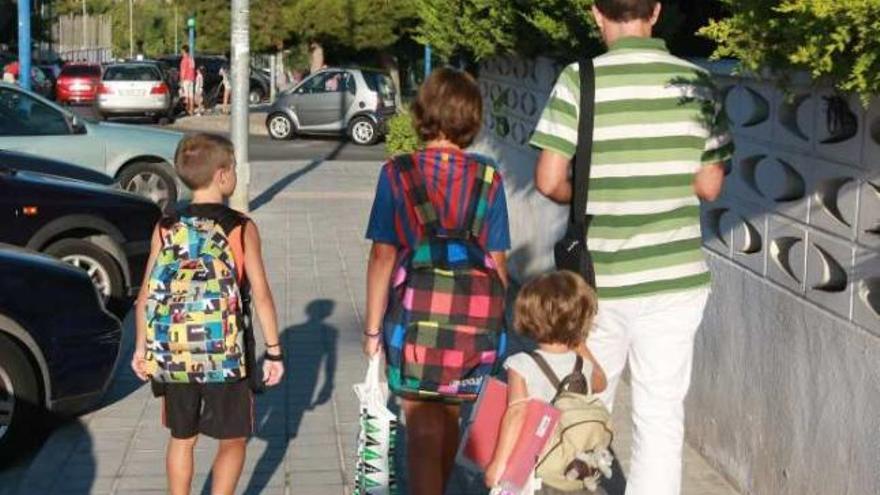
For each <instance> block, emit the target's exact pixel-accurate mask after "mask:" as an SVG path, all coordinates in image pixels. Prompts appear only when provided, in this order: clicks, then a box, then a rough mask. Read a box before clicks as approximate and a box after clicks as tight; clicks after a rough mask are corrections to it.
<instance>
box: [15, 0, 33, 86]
mask: <svg viewBox="0 0 880 495" xmlns="http://www.w3.org/2000/svg"><path fill="white" fill-rule="evenodd" d="M18 83H19V85H20V86H21V87H22V88H24V89H31V0H18Z"/></svg>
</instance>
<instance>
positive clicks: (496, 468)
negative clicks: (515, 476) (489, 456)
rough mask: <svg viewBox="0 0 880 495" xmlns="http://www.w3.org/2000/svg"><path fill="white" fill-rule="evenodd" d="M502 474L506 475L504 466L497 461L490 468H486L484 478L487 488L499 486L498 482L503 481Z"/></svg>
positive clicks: (490, 464) (491, 463)
mask: <svg viewBox="0 0 880 495" xmlns="http://www.w3.org/2000/svg"><path fill="white" fill-rule="evenodd" d="M502 474H504V466H503V465H501V464H500V463H497V462H495V461H492V462H490V463H489V466H487V467H486V474H485V476H484V481H485V483H486V487H487V488H494V487H495V486H496V485H498V480H500V479H501V475H502Z"/></svg>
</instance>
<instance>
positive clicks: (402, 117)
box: [385, 108, 422, 156]
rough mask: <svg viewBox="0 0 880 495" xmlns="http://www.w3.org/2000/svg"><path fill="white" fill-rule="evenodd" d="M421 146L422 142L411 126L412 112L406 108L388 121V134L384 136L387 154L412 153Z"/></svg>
mask: <svg viewBox="0 0 880 495" xmlns="http://www.w3.org/2000/svg"><path fill="white" fill-rule="evenodd" d="M421 147H422V142H421V140H419V136H418V135H417V134H416V130H415V128H414V127H413V119H412V114H411V113H410V111H409V109H408V108H403V109H401V111H400V113H398V114H397V115H395V116H394V117H393V118H392V119H391V120H389V121H388V134H387V135H386V136H385V151H386V152H387V153H388V156H394V155H399V154H402V153H412V152H413V151H416V150H417V149H419V148H421Z"/></svg>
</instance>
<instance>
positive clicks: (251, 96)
mask: <svg viewBox="0 0 880 495" xmlns="http://www.w3.org/2000/svg"><path fill="white" fill-rule="evenodd" d="M261 101H263V91H262V90H260V89H256V88H253V89H251V91H250V92H249V93H248V103H250V104H251V105H258V104H259V103H260V102H261Z"/></svg>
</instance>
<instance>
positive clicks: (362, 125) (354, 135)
mask: <svg viewBox="0 0 880 495" xmlns="http://www.w3.org/2000/svg"><path fill="white" fill-rule="evenodd" d="M348 136H349V137H350V138H351V140H352V141H354V142H355V144H359V145H361V146H369V145H371V144H376V141H378V140H379V132H378V130H377V129H376V124H375V123H374V122H373V121H372V120H370V119H368V118H367V117H358V118H356V119H354V120H353V121H352V122H351V124H350V125H349V126H348Z"/></svg>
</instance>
